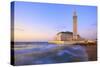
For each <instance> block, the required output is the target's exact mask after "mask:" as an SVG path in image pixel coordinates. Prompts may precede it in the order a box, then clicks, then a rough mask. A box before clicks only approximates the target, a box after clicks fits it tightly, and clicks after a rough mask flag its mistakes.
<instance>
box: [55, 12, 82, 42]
mask: <svg viewBox="0 0 100 67" xmlns="http://www.w3.org/2000/svg"><path fill="white" fill-rule="evenodd" d="M56 40H57V41H72V40H81V37H80V35H78V34H77V14H76V11H74V12H73V32H69V31H67V32H59V33H57V35H56Z"/></svg>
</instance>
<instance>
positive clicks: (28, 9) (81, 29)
mask: <svg viewBox="0 0 100 67" xmlns="http://www.w3.org/2000/svg"><path fill="white" fill-rule="evenodd" d="M12 9H13V8H12ZM74 11H76V13H77V17H78V19H77V20H78V22H77V23H78V34H79V35H80V36H81V37H82V38H85V39H96V37H97V7H96V6H80V5H68V4H50V3H36V2H14V12H13V11H12V14H13V15H14V40H15V41H50V40H53V39H54V37H55V35H56V34H57V33H58V32H61V31H71V32H72V31H73V12H74Z"/></svg>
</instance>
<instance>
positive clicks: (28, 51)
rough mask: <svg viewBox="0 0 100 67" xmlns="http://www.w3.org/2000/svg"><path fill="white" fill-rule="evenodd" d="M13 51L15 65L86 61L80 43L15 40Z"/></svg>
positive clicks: (83, 49) (84, 51)
mask: <svg viewBox="0 0 100 67" xmlns="http://www.w3.org/2000/svg"><path fill="white" fill-rule="evenodd" d="M14 52H15V65H27V64H50V63H65V62H78V61H88V56H87V53H86V50H85V47H83V46H80V45H57V44H49V43H47V42H28V43H25V42H17V43H15V45H14Z"/></svg>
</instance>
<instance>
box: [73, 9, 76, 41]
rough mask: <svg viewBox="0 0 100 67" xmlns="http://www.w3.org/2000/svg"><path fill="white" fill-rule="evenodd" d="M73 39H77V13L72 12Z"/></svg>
mask: <svg viewBox="0 0 100 67" xmlns="http://www.w3.org/2000/svg"><path fill="white" fill-rule="evenodd" d="M73 40H77V14H76V11H74V12H73Z"/></svg>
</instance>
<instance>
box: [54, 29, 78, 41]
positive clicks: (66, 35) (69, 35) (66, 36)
mask: <svg viewBox="0 0 100 67" xmlns="http://www.w3.org/2000/svg"><path fill="white" fill-rule="evenodd" d="M79 39H80V36H79V35H77V40H79ZM56 40H57V41H72V40H73V32H69V31H67V32H59V33H57V35H56Z"/></svg>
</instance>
